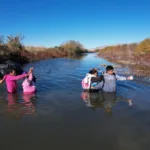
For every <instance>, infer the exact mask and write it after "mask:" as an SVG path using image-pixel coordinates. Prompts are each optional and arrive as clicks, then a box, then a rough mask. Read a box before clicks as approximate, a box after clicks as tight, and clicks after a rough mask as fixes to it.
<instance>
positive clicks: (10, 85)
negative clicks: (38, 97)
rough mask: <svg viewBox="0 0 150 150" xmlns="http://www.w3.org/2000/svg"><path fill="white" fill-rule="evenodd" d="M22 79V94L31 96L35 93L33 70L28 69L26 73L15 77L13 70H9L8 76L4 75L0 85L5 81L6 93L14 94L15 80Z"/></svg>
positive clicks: (15, 90) (15, 89)
mask: <svg viewBox="0 0 150 150" xmlns="http://www.w3.org/2000/svg"><path fill="white" fill-rule="evenodd" d="M20 79H24V81H23V83H22V87H23V93H24V94H31V93H34V92H35V91H36V87H35V86H34V83H33V82H35V80H36V78H35V77H34V76H33V68H30V69H29V71H28V72H27V73H26V72H24V73H23V74H21V75H16V71H15V69H12V68H10V69H9V74H6V75H5V76H4V77H3V79H2V80H0V83H3V82H4V80H5V81H6V86H7V91H8V93H16V92H17V82H16V81H17V80H20Z"/></svg>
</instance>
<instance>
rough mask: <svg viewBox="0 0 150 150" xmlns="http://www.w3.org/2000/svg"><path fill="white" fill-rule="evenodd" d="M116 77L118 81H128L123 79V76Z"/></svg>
mask: <svg viewBox="0 0 150 150" xmlns="http://www.w3.org/2000/svg"><path fill="white" fill-rule="evenodd" d="M115 76H116V79H117V80H120V81H124V80H127V78H126V77H122V76H119V75H117V74H116V75H115Z"/></svg>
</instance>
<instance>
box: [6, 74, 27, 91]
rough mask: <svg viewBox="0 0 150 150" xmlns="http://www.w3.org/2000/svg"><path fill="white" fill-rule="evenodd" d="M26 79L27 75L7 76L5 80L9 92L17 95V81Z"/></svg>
mask: <svg viewBox="0 0 150 150" xmlns="http://www.w3.org/2000/svg"><path fill="white" fill-rule="evenodd" d="M25 77H26V74H22V75H18V76H12V75H9V74H8V75H5V76H4V79H5V80H6V86H7V91H8V92H9V93H15V92H16V91H17V82H16V80H19V79H23V78H25Z"/></svg>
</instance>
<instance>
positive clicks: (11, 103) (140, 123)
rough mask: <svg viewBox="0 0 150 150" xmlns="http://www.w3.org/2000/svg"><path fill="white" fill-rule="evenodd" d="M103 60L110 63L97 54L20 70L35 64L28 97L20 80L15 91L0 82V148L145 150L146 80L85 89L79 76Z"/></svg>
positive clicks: (149, 115)
mask: <svg viewBox="0 0 150 150" xmlns="http://www.w3.org/2000/svg"><path fill="white" fill-rule="evenodd" d="M103 64H106V65H108V64H113V63H111V62H108V61H107V60H105V59H102V58H98V57H96V54H87V55H85V56H83V57H80V58H72V59H68V58H58V59H48V60H42V61H38V62H34V63H30V64H28V65H26V66H25V67H24V68H25V70H28V68H29V67H32V66H33V67H34V74H35V75H36V77H37V83H36V86H37V90H38V91H37V93H36V94H32V95H26V96H25V95H22V89H21V82H19V83H18V85H19V89H18V93H17V94H14V95H10V94H8V93H7V92H6V88H5V84H3V85H0V134H1V135H0V137H1V138H0V143H1V144H0V145H1V149H2V150H5V149H11V150H20V149H21V150H27V149H28V150H30V149H31V150H33V149H34V150H42V149H43V150H47V149H52V150H60V149H65V150H75V149H82V150H91V149H93V150H97V149H103V150H109V149H110V150H149V149H150V98H149V95H150V85H149V83H146V82H140V80H133V81H118V82H117V92H116V93H101V92H99V93H87V92H84V91H83V90H82V88H81V80H82V78H84V76H85V74H86V73H87V72H88V71H89V69H90V68H92V67H97V68H100V69H102V70H104V67H103ZM113 65H116V64H113ZM125 69H126V68H121V69H118V70H117V69H116V71H118V73H120V74H121V73H122V74H123V72H124V70H125ZM129 74H132V72H129Z"/></svg>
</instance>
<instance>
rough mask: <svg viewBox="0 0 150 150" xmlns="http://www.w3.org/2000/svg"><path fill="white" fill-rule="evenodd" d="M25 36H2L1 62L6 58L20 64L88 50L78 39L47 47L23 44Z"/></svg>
mask: <svg viewBox="0 0 150 150" xmlns="http://www.w3.org/2000/svg"><path fill="white" fill-rule="evenodd" d="M23 39H24V37H23V36H20V35H18V36H12V35H10V36H7V37H4V36H0V63H3V62H4V61H5V60H13V61H16V62H19V63H20V64H24V63H27V62H29V61H35V60H41V59H46V58H58V57H70V56H75V55H80V54H81V53H85V52H88V51H87V50H86V49H84V47H83V45H82V44H81V43H79V42H77V41H73V40H70V41H67V42H65V43H63V44H61V45H60V46H55V47H51V48H45V47H32V46H27V47H25V46H24V45H23V44H22V40H23Z"/></svg>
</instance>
